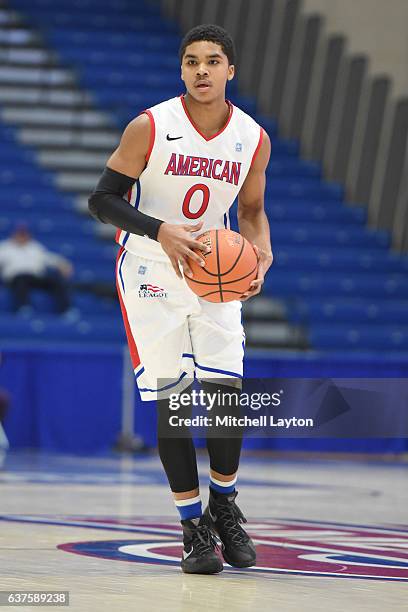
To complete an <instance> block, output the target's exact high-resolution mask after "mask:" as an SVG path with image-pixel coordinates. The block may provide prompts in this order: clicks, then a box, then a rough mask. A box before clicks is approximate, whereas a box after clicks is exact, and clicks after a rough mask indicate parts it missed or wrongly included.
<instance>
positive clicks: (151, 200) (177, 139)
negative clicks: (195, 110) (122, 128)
mask: <svg viewBox="0 0 408 612" xmlns="http://www.w3.org/2000/svg"><path fill="white" fill-rule="evenodd" d="M228 106H229V109H230V114H229V119H228V121H227V123H226V124H225V125H224V127H223V128H222V129H221V130H220V131H219V132H218V133H217V134H214V135H213V136H211V137H206V136H205V135H204V134H202V133H201V132H200V131H199V129H198V128H197V127H196V126H195V125H194V124H193V123H192V119H191V117H190V115H189V114H188V110H187V107H186V104H185V101H184V98H183V96H179V97H176V98H171V99H170V100H166V101H165V102H161V103H160V104H157V105H156V106H153V107H151V108H150V109H147V110H146V111H144V112H146V113H147V115H148V117H149V119H150V123H151V139H150V148H149V152H148V154H147V158H146V159H147V166H146V168H145V169H144V170H143V172H142V173H141V175H140V177H139V179H138V180H137V181H136V184H135V185H134V186H133V189H131V190H130V193H129V194H128V201H129V203H130V204H131V205H132V206H134V207H135V208H137V209H138V210H140V211H141V212H143V213H145V214H147V215H150V216H152V217H156V219H161V220H162V221H165V222H167V223H175V224H183V223H189V224H193V223H197V222H198V221H203V227H202V229H201V230H200V233H203V232H205V231H206V230H208V229H217V228H224V227H229V219H228V211H229V209H230V207H231V206H232V204H233V202H234V200H235V198H236V197H237V195H238V193H239V191H240V189H241V187H242V185H243V183H244V181H245V178H246V176H247V174H248V172H249V170H250V168H251V166H252V163H253V161H254V159H255V157H256V155H257V153H258V151H259V148H260V145H261V142H262V135H263V130H262V128H261V127H260V126H259V125H258V123H256V122H255V121H254V119H252V117H250V116H249V115H247V114H246V113H244V111H242V110H241V109H240V108H238V107H237V106H234V105H233V104H231V103H230V102H228ZM116 240H117V242H118V243H119V244H121V245H122V246H124V247H125V249H126V250H128V251H130V252H133V253H135V254H136V255H141V256H145V257H149V258H151V259H160V260H164V261H168V257H167V255H166V253H165V252H164V251H163V249H162V246H161V244H160V243H159V242H157V241H155V240H151V239H150V238H147V237H143V236H139V235H135V234H129V233H128V232H125V231H120V230H119V231H118V232H117V234H116Z"/></svg>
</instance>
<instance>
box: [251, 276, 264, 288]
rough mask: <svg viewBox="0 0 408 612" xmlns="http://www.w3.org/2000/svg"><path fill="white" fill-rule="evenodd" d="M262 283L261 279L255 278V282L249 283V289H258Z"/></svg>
mask: <svg viewBox="0 0 408 612" xmlns="http://www.w3.org/2000/svg"><path fill="white" fill-rule="evenodd" d="M263 282H264V281H263V278H257V279H255V280H253V281H251V283H250V285H249V286H250V288H251V289H252V288H255V287H258V286H259V288H260V287H261V286H262V285H263Z"/></svg>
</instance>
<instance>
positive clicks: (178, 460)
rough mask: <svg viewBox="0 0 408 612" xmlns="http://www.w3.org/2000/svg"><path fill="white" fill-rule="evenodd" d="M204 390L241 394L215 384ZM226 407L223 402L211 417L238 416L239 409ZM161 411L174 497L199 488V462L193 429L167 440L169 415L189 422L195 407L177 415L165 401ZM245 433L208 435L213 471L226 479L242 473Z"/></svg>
mask: <svg viewBox="0 0 408 612" xmlns="http://www.w3.org/2000/svg"><path fill="white" fill-rule="evenodd" d="M202 388H203V390H204V391H205V392H206V393H215V392H217V395H218V397H220V394H222V393H223V392H227V393H229V394H231V393H233V394H238V393H239V391H238V390H236V389H234V388H232V387H230V386H227V385H220V384H214V383H205V382H203V383H202ZM185 392H187V390H186V391H185ZM222 404H223V402H216V403H215V405H214V407H213V409H212V410H211V411H209V414H210V416H213V417H214V416H215V414H217V415H220V416H229V415H237V414H238V410H237V408H236V407H234V406H232V407H230V406H229V405H226V406H223V405H222ZM157 408H158V436H157V446H158V451H159V456H160V460H161V462H162V464H163V467H164V470H165V472H166V475H167V478H168V481H169V484H170V489H171V490H172V491H173V493H182V492H184V491H191V490H193V489H196V488H198V474H197V461H196V452H195V447H194V444H193V441H192V438H191V432H190V429H189V428H188V427H187V426H186V427H184V428H183V429H181V428H177V431H180V432H181V433H182V436H181V437H177V438H173V437H169V436H166V431H168V430H169V427H168V419H169V415H170V414H177V416H179V417H185V418H189V417H191V413H192V406H191V404H190V405H188V406H182V407H180V408H179V409H178V410H177V412H173V411H171V410H170V409H169V401H168V400H167V399H164V400H159V401H158V402H157ZM242 433H243V432H242V430H238V428H237V427H231V428H229V427H226V428H224V429H223V430H222V433H221V432H220V429H217V430H215V431H214V430H209V431H208V433H207V439H206V442H207V450H208V454H209V457H210V467H211V469H212V470H214V471H216V472H218V473H220V474H225V475H229V474H234V473H235V472H236V471H237V470H238V466H239V459H240V454H241V447H242ZM220 435H221V436H222V437H220Z"/></svg>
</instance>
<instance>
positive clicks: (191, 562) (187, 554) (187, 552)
mask: <svg viewBox="0 0 408 612" xmlns="http://www.w3.org/2000/svg"><path fill="white" fill-rule="evenodd" d="M181 524H182V526H183V543H184V550H183V558H182V560H181V569H182V570H183V572H184V573H186V574H218V573H219V572H221V571H222V570H223V564H222V561H221V559H220V557H219V556H218V555H217V553H216V552H215V550H216V548H217V540H216V538H215V537H214V534H213V533H212V531H211V529H210V525H209V522H208V519H207V517H205V516H204V515H203V516H201V518H200V519H186V520H183V521H181Z"/></svg>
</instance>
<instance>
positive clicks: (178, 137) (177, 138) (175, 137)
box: [166, 134, 183, 140]
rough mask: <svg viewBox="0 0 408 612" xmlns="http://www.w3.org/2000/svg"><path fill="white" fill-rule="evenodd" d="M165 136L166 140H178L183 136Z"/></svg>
mask: <svg viewBox="0 0 408 612" xmlns="http://www.w3.org/2000/svg"><path fill="white" fill-rule="evenodd" d="M166 138H167V140H180V138H183V137H182V136H174V138H172V137H171V136H169V135H168V134H167V136H166Z"/></svg>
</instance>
